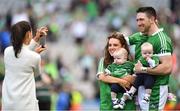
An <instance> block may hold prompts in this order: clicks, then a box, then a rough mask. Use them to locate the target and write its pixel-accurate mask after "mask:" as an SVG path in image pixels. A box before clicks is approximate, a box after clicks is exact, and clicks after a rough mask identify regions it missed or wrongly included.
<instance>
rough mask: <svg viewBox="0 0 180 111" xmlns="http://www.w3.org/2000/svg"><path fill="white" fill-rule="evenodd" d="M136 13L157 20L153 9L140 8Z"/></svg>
mask: <svg viewBox="0 0 180 111" xmlns="http://www.w3.org/2000/svg"><path fill="white" fill-rule="evenodd" d="M136 12H137V13H140V12H142V13H146V14H147V16H148V17H151V16H153V17H154V18H155V19H157V14H156V10H155V9H154V8H153V7H140V8H138V9H137V11H136Z"/></svg>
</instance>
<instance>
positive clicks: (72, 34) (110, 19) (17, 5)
mask: <svg viewBox="0 0 180 111" xmlns="http://www.w3.org/2000/svg"><path fill="white" fill-rule="evenodd" d="M130 1H131V2H130ZM143 1H144V2H143ZM156 2H157V1H155V0H142V1H141V2H140V1H139V0H127V1H123V0H8V1H7V0H0V7H1V9H2V10H1V11H0V52H1V54H0V80H1V83H2V80H3V76H4V64H3V51H4V49H5V48H6V47H7V46H9V45H10V33H9V30H10V27H11V25H12V24H14V23H17V22H18V21H21V20H26V21H29V22H30V23H31V26H32V29H33V30H34V29H36V28H37V27H40V26H44V25H45V26H47V27H48V29H49V32H48V35H47V38H46V44H47V47H48V49H47V50H46V51H45V52H43V53H42V54H41V56H42V67H43V68H42V70H43V74H42V76H38V77H36V83H37V84H36V85H37V97H38V99H39V104H40V109H41V110H50V109H51V110H54V109H57V110H58V109H63V110H69V109H71V110H80V109H82V110H85V109H86V110H87V109H89V110H92V109H94V110H95V109H98V108H99V87H98V82H97V80H96V78H95V75H96V68H97V63H98V60H99V58H100V57H102V56H103V55H102V54H103V50H104V47H103V46H105V41H106V37H107V35H108V34H109V33H110V32H113V31H120V32H122V33H123V34H124V35H125V36H129V35H131V34H132V33H134V32H136V31H137V28H136V24H135V23H136V22H135V20H136V19H135V14H136V12H135V11H136V9H137V8H138V7H139V6H143V5H151V6H154V7H155V8H156V10H157V12H158V17H159V18H158V21H159V22H158V23H159V26H160V27H163V28H164V29H165V30H166V32H168V34H169V35H170V37H172V38H171V39H172V41H173V44H174V49H175V50H174V54H173V58H174V69H173V74H172V76H173V78H172V80H170V81H171V82H170V83H171V84H170V86H171V87H170V89H171V91H172V92H173V93H175V94H176V96H177V101H176V102H171V103H169V104H167V107H166V108H167V109H168V108H175V109H178V108H179V109H180V104H179V105H178V103H179V102H180V76H179V75H180V52H179V48H180V42H179V41H180V13H179V9H178V7H179V5H180V2H179V1H178V0H163V2H162V0H159V1H158V2H159V3H160V4H159V5H158V3H156ZM43 75H46V76H43Z"/></svg>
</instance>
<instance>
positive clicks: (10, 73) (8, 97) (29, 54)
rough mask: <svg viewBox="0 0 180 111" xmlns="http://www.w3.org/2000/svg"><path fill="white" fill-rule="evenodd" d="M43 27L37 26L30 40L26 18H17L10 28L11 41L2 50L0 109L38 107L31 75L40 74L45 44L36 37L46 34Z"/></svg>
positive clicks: (25, 109)
mask: <svg viewBox="0 0 180 111" xmlns="http://www.w3.org/2000/svg"><path fill="white" fill-rule="evenodd" d="M46 33H47V28H40V29H38V30H37V32H36V36H35V37H34V38H33V40H32V29H31V26H30V25H29V23H28V22H26V21H21V22H18V23H16V24H14V25H13V26H12V28H11V43H12V46H9V47H7V48H6V49H5V51H4V64H5V78H4V81H3V86H2V110H13V111H15V110H17V111H27V110H31V111H38V110H39V107H38V100H37V99H36V87H35V79H34V75H36V74H40V63H41V57H40V55H39V53H40V52H41V51H43V50H45V48H42V47H41V46H38V47H36V48H35V51H32V50H30V48H31V49H33V48H34V47H35V46H37V41H38V40H39V39H40V37H41V36H42V35H46Z"/></svg>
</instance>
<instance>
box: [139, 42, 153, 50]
mask: <svg viewBox="0 0 180 111" xmlns="http://www.w3.org/2000/svg"><path fill="white" fill-rule="evenodd" d="M144 47H151V48H152V50H153V46H152V44H151V43H149V42H144V43H143V44H142V45H141V49H142V48H144Z"/></svg>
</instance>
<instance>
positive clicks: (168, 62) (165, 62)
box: [147, 55, 173, 75]
mask: <svg viewBox="0 0 180 111" xmlns="http://www.w3.org/2000/svg"><path fill="white" fill-rule="evenodd" d="M160 62H161V63H160V64H159V65H158V66H157V67H155V68H147V73H150V74H152V75H166V74H170V73H171V71H172V66H173V65H172V56H171V55H166V56H161V57H160Z"/></svg>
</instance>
